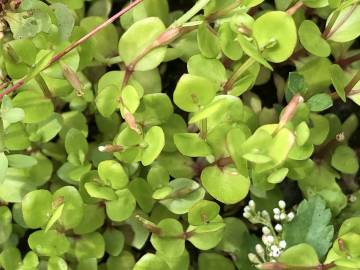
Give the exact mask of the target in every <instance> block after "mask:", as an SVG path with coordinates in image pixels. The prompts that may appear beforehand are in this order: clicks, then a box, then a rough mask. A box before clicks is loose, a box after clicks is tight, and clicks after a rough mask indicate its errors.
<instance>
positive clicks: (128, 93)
mask: <svg viewBox="0 0 360 270" xmlns="http://www.w3.org/2000/svg"><path fill="white" fill-rule="evenodd" d="M121 99H122V102H123V104H124V105H125V106H126V108H127V109H128V110H129V111H130V112H131V113H135V111H136V110H137V108H138V107H139V105H140V97H139V94H138V91H137V90H136V89H135V87H133V86H131V85H127V86H126V87H125V88H124V89H123V90H122V91H121Z"/></svg>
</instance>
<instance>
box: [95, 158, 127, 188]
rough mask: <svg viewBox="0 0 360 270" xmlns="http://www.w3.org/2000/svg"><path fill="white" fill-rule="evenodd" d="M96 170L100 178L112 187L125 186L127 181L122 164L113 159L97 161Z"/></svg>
mask: <svg viewBox="0 0 360 270" xmlns="http://www.w3.org/2000/svg"><path fill="white" fill-rule="evenodd" d="M98 172H99V176H100V178H101V180H103V181H104V183H106V184H108V185H110V186H111V187H112V188H114V189H121V188H124V187H126V185H127V184H128V182H129V178H128V175H127V174H126V172H125V170H124V168H123V167H122V165H121V164H120V163H118V162H116V161H114V160H105V161H102V162H100V163H99V165H98Z"/></svg>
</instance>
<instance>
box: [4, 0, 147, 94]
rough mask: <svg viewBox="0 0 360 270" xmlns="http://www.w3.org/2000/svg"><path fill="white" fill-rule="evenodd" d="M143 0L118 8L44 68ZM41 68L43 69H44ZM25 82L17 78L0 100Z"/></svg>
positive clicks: (136, 0)
mask: <svg viewBox="0 0 360 270" xmlns="http://www.w3.org/2000/svg"><path fill="white" fill-rule="evenodd" d="M143 1H144V0H135V1H134V2H131V3H130V4H129V5H128V6H126V7H124V8H123V9H122V10H120V11H119V12H118V13H116V14H115V15H114V16H112V17H111V18H109V19H107V20H106V21H105V22H103V23H102V24H100V25H98V26H97V27H95V28H94V29H93V30H91V31H90V32H89V33H87V34H86V35H85V36H83V37H82V38H80V39H79V40H77V41H75V42H73V43H72V44H70V45H69V46H68V47H66V48H65V49H64V50H62V51H61V52H59V53H58V54H56V55H55V56H53V58H52V59H51V60H50V61H49V63H48V64H47V65H46V66H45V68H44V69H47V68H48V67H50V66H51V65H52V64H54V63H55V62H57V61H59V60H60V59H61V58H62V57H64V56H65V55H66V54H68V53H69V52H70V51H72V50H73V49H75V48H76V47H77V46H79V45H81V44H83V43H84V42H85V41H87V40H88V39H90V38H91V37H93V36H94V35H95V34H96V33H97V32H99V31H100V30H102V29H104V28H105V27H106V26H108V25H109V24H111V23H113V22H114V21H115V20H117V19H118V18H119V17H121V16H122V15H123V14H125V13H126V12H128V11H129V10H131V9H132V8H134V7H135V6H137V5H138V4H140V3H141V2H143ZM44 69H43V70H44ZM25 82H26V77H25V78H23V79H21V80H19V81H18V82H17V83H15V84H14V85H13V86H12V87H10V88H9V89H6V90H5V91H3V92H2V93H0V100H1V99H2V98H3V97H4V96H5V95H8V94H10V93H11V92H14V91H15V90H17V89H18V88H20V87H21V86H22V85H24V83H25Z"/></svg>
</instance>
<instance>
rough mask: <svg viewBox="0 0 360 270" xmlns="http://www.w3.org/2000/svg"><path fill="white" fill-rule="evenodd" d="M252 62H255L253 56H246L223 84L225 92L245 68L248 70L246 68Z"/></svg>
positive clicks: (231, 86)
mask: <svg viewBox="0 0 360 270" xmlns="http://www.w3.org/2000/svg"><path fill="white" fill-rule="evenodd" d="M254 63H255V59H254V58H251V57H250V58H248V59H247V60H246V61H245V62H244V63H243V64H242V65H241V66H240V67H239V68H238V69H237V70H236V71H235V72H234V73H233V74H232V75H231V76H230V78H229V79H228V80H227V82H226V83H225V85H224V92H225V93H227V92H229V91H230V90H231V89H232V88H233V86H234V84H235V82H236V81H237V80H238V79H239V78H240V76H241V75H242V74H243V73H244V72H245V71H246V70H248V68H249V67H251V66H252V65H253V64H254Z"/></svg>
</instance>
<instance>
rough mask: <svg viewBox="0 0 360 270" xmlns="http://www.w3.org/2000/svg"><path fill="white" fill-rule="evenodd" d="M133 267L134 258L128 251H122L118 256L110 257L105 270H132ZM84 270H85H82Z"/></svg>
mask: <svg viewBox="0 0 360 270" xmlns="http://www.w3.org/2000/svg"><path fill="white" fill-rule="evenodd" d="M134 265H135V259H134V256H133V255H132V254H131V253H130V252H129V251H126V250H125V251H123V252H122V253H121V254H120V255H119V256H116V257H114V256H110V257H109V259H108V260H107V261H106V268H107V269H108V270H117V269H119V268H120V269H123V270H132V269H133V268H134ZM84 270H85V269H84Z"/></svg>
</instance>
